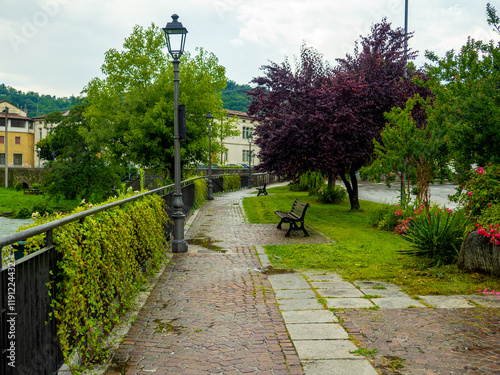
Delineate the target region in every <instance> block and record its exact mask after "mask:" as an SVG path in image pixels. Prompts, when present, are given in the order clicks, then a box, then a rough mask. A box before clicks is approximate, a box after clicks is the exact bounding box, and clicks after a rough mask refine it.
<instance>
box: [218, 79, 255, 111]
mask: <svg viewBox="0 0 500 375" xmlns="http://www.w3.org/2000/svg"><path fill="white" fill-rule="evenodd" d="M251 88H252V87H250V85H238V84H237V83H236V82H234V81H231V80H229V81H227V86H226V88H225V89H224V90H222V94H221V98H222V101H223V102H224V108H225V109H231V110H233V111H240V112H247V111H248V108H247V107H248V106H249V105H250V102H249V101H248V99H247V96H246V93H245V92H246V91H249V90H250V89H251Z"/></svg>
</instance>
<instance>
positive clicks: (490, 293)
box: [480, 288, 500, 298]
mask: <svg viewBox="0 0 500 375" xmlns="http://www.w3.org/2000/svg"><path fill="white" fill-rule="evenodd" d="M480 292H481V293H483V294H486V295H490V296H495V297H497V298H500V292H497V291H495V289H492V290H491V291H488V289H486V288H485V289H484V290H480Z"/></svg>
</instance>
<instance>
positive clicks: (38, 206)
mask: <svg viewBox="0 0 500 375" xmlns="http://www.w3.org/2000/svg"><path fill="white" fill-rule="evenodd" d="M33 212H38V213H39V214H40V215H42V216H43V215H50V214H52V213H54V210H53V209H51V208H50V207H48V205H47V203H46V202H37V203H35V205H34V206H33Z"/></svg>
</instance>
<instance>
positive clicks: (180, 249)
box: [163, 14, 188, 253]
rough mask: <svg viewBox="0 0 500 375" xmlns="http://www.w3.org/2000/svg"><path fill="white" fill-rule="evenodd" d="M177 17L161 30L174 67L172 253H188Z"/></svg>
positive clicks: (181, 37) (182, 31)
mask: <svg viewBox="0 0 500 375" xmlns="http://www.w3.org/2000/svg"><path fill="white" fill-rule="evenodd" d="M178 18H179V16H178V15H177V14H173V15H172V22H168V23H167V26H165V27H164V28H163V31H164V32H165V39H166V40H167V47H168V52H169V53H170V55H172V58H173V65H174V183H175V184H174V185H175V188H174V199H173V209H174V212H173V214H172V218H173V221H174V240H173V241H172V252H173V253H185V252H187V251H188V245H187V242H186V241H184V218H185V217H186V216H185V215H184V212H183V208H184V203H183V202H182V190H181V146H180V135H179V58H180V57H181V55H182V53H183V52H184V44H185V42H186V34H187V29H186V28H185V27H183V26H182V23H180V22H179V21H177V19H178Z"/></svg>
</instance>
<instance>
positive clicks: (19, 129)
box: [0, 100, 35, 168]
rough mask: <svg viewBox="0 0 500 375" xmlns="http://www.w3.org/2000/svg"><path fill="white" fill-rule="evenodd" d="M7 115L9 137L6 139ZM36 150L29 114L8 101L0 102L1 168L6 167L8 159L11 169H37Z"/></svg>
mask: <svg viewBox="0 0 500 375" xmlns="http://www.w3.org/2000/svg"><path fill="white" fill-rule="evenodd" d="M6 115H7V134H8V137H5V133H6V132H5V130H6V129H5V117H6ZM6 147H7V151H8V156H7V158H6V157H5V148H6ZM34 148H35V144H34V132H33V123H32V121H31V119H30V118H28V117H27V113H26V112H24V111H23V110H21V109H20V108H18V107H16V106H15V105H13V104H11V103H9V102H7V101H6V100H2V101H0V166H5V160H6V159H7V162H8V166H9V167H11V166H12V167H28V168H33V167H35V155H34Z"/></svg>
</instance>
